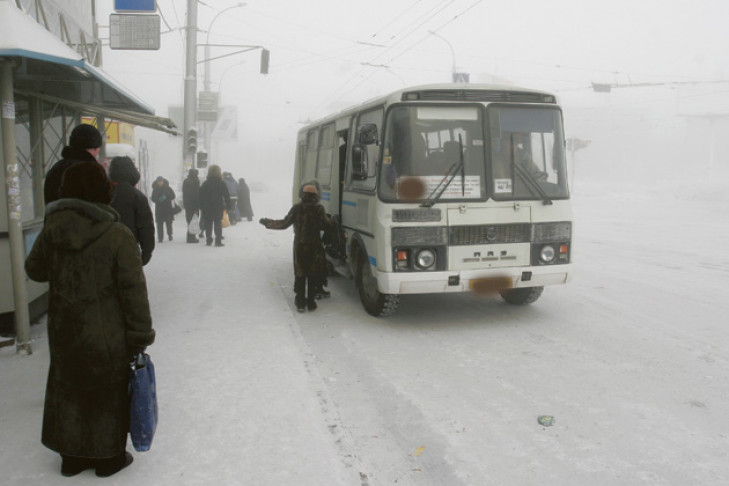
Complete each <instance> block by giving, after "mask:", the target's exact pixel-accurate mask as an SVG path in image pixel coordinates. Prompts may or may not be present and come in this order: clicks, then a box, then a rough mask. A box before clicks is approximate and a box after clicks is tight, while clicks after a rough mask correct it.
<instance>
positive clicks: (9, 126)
mask: <svg viewBox="0 0 729 486" xmlns="http://www.w3.org/2000/svg"><path fill="white" fill-rule="evenodd" d="M13 67H14V64H13V61H11V60H9V59H4V58H1V59H0V112H1V114H0V127H1V130H0V137H2V143H0V146H2V148H3V150H2V159H4V160H5V167H4V169H5V183H6V185H7V191H6V194H7V210H8V235H9V239H10V270H11V272H12V277H13V298H14V299H15V336H16V350H17V352H18V353H22V354H31V353H32V352H33V349H32V348H31V345H30V316H29V312H28V292H27V289H26V287H25V266H24V262H25V251H24V244H23V221H22V208H21V203H20V170H19V168H18V161H17V158H16V156H15V101H14V98H13Z"/></svg>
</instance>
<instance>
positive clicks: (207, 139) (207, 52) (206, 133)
mask: <svg viewBox="0 0 729 486" xmlns="http://www.w3.org/2000/svg"><path fill="white" fill-rule="evenodd" d="M245 6H246V3H245V2H238V3H236V4H235V5H231V6H230V7H227V8H224V9H223V10H221V11H220V12H218V13H217V14H215V16H214V17H213V18H212V20H211V21H210V23H209V24H208V33H207V35H206V36H205V51H204V52H205V59H204V60H203V63H204V64H205V79H204V80H203V89H204V90H205V92H206V93H207V92H209V91H210V32H212V30H213V24H215V21H216V20H218V17H220V16H221V15H223V14H224V13H225V12H227V11H228V10H232V9H234V8H239V7H245ZM216 109H217V107H216ZM203 128H204V132H203V133H204V139H203V141H204V143H205V151H206V152H210V123H209V122H204V124H203Z"/></svg>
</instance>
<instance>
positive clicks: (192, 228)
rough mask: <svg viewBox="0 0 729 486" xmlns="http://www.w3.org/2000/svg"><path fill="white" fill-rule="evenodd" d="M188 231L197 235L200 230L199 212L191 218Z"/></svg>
mask: <svg viewBox="0 0 729 486" xmlns="http://www.w3.org/2000/svg"><path fill="white" fill-rule="evenodd" d="M187 232H188V233H190V234H193V235H196V234H198V233H199V232H200V216H198V214H197V213H195V214H193V215H192V218H190V224H188V225H187Z"/></svg>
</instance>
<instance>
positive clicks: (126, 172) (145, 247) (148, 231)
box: [109, 158, 154, 265]
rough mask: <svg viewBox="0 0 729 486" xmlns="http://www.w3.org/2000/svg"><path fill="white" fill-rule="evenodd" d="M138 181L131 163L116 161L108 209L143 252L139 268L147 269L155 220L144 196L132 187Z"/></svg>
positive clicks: (111, 170) (150, 255)
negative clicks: (128, 231)
mask: <svg viewBox="0 0 729 486" xmlns="http://www.w3.org/2000/svg"><path fill="white" fill-rule="evenodd" d="M139 178H140V175H139V171H138V170H137V168H136V167H134V163H133V162H132V161H131V159H127V158H119V159H115V160H113V161H112V163H111V165H110V166H109V179H111V182H112V183H113V184H114V196H113V198H112V200H111V203H110V204H109V205H110V206H111V207H112V208H114V209H115V210H116V212H117V213H119V222H120V223H123V224H124V225H125V226H126V227H127V228H129V229H130V230H131V232H132V234H133V235H134V238H135V239H136V240H137V243H139V247H140V248H141V250H142V265H146V264H147V262H149V259H150V258H152V251H154V218H153V217H152V209H151V208H150V207H149V201H148V200H147V196H145V195H144V194H143V193H142V191H140V190H139V189H137V188H135V187H134V186H135V185H137V183H138V182H139Z"/></svg>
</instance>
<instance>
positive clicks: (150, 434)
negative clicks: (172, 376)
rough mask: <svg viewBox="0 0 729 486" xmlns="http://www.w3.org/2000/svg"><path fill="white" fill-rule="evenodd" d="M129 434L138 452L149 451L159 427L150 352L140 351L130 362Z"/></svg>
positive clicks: (155, 387) (155, 388)
mask: <svg viewBox="0 0 729 486" xmlns="http://www.w3.org/2000/svg"><path fill="white" fill-rule="evenodd" d="M130 368H131V370H130V372H129V393H130V401H131V405H130V408H129V436H130V437H131V438H132V445H133V446H134V450H136V451H137V452H144V451H148V450H149V448H150V447H151V446H152V439H153V438H154V431H155V429H156V428H157V386H156V382H155V377H154V364H152V359H151V358H150V357H149V355H148V354H145V353H140V354H139V355H137V356H136V357H135V359H134V360H132V362H131V363H130Z"/></svg>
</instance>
